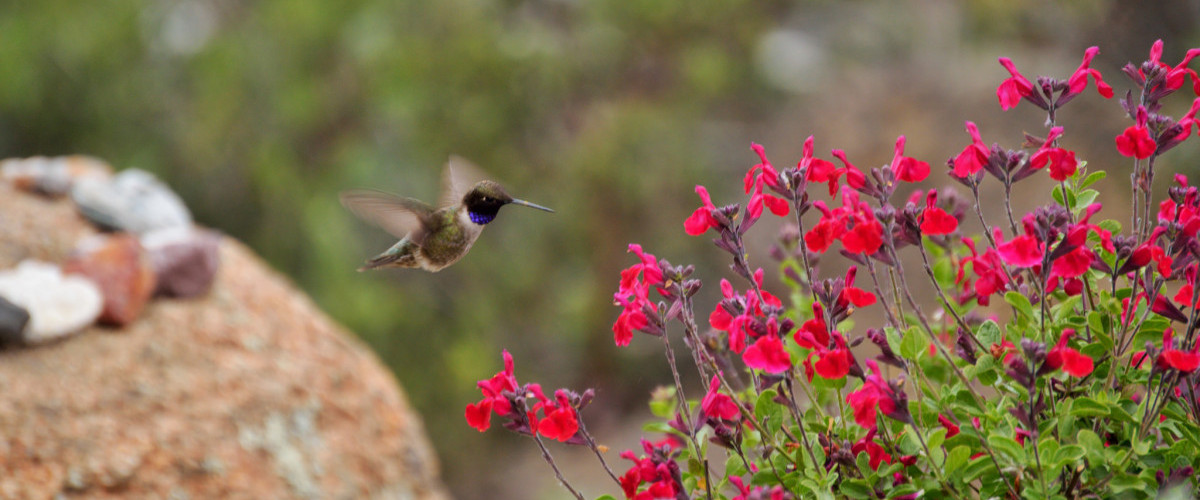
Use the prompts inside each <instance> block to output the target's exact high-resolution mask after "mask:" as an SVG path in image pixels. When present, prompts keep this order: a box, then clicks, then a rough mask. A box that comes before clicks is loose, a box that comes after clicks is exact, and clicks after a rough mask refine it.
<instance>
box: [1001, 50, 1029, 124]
mask: <svg viewBox="0 0 1200 500" xmlns="http://www.w3.org/2000/svg"><path fill="white" fill-rule="evenodd" d="M1000 65H1001V66H1004V69H1006V70H1008V74H1009V75H1011V76H1010V77H1008V78H1007V79H1006V80H1004V81H1003V82H1000V86H999V87H997V88H996V97H997V98H998V99H999V100H1000V109H1003V110H1005V111H1008V110H1010V109H1012V108H1015V107H1017V103H1018V102H1020V101H1021V98H1022V97H1026V96H1029V95H1032V94H1033V84H1032V83H1029V80H1027V79H1026V78H1025V76H1023V75H1022V74H1021V73H1020V72H1019V71H1017V67H1016V66H1015V65H1013V62H1012V59H1009V58H1007V57H1001V58H1000Z"/></svg>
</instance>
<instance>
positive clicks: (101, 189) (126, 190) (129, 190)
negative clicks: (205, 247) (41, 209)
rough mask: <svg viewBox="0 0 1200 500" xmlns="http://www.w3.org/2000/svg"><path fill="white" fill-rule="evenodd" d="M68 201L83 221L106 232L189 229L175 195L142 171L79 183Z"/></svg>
mask: <svg viewBox="0 0 1200 500" xmlns="http://www.w3.org/2000/svg"><path fill="white" fill-rule="evenodd" d="M71 198H72V199H73V200H75V204H76V205H77V206H78V207H79V211H80V212H81V213H83V215H84V216H85V217H87V218H88V219H89V220H91V221H92V222H94V223H96V224H97V225H99V226H101V227H103V228H106V229H117V230H123V231H129V232H131V233H135V234H138V235H141V234H144V233H147V232H149V231H152V230H155V229H167V228H186V227H190V226H191V225H192V214H191V212H189V211H188V209H187V206H185V205H184V204H183V200H181V199H180V198H179V195H177V194H175V192H174V191H171V188H169V187H167V186H166V184H163V183H162V182H160V181H159V180H158V179H156V178H155V177H154V175H153V174H151V173H149V172H146V171H145V170H139V169H136V168H130V169H126V170H122V171H121V172H120V173H118V174H117V175H116V176H114V177H113V178H112V179H97V178H92V177H88V178H82V179H79V180H77V181H76V182H75V185H74V187H73V188H72V189H71Z"/></svg>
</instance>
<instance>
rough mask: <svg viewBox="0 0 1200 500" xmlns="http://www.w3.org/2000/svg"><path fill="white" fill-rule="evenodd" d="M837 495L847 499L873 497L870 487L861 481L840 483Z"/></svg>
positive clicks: (853, 480)
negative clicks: (844, 496)
mask: <svg viewBox="0 0 1200 500" xmlns="http://www.w3.org/2000/svg"><path fill="white" fill-rule="evenodd" d="M838 493H841V494H843V495H846V496H847V497H849V498H871V497H872V496H874V495H873V493H874V492H873V491H872V490H871V487H870V486H868V485H867V482H866V481H863V480H862V479H851V480H848V481H842V484H841V485H839V487H838Z"/></svg>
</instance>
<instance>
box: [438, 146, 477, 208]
mask: <svg viewBox="0 0 1200 500" xmlns="http://www.w3.org/2000/svg"><path fill="white" fill-rule="evenodd" d="M485 179H487V176H486V175H485V174H484V173H483V170H481V169H480V168H479V167H477V166H475V164H474V163H471V162H470V161H469V160H467V159H466V158H463V157H461V156H458V155H450V161H447V162H446V168H445V169H444V170H442V197H441V199H440V200H439V203H438V206H442V207H452V206H455V205H458V204H459V203H462V201H463V197H464V196H466V195H467V191H470V190H471V188H472V187H474V186H475V184H477V183H478V182H479V181H482V180H485Z"/></svg>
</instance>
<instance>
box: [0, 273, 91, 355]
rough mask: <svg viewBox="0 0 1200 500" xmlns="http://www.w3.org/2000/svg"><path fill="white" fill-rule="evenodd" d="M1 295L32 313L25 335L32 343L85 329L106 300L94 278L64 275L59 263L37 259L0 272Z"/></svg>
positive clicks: (26, 340)
mask: <svg viewBox="0 0 1200 500" xmlns="http://www.w3.org/2000/svg"><path fill="white" fill-rule="evenodd" d="M0 296H2V297H4V298H5V299H7V300H8V301H10V302H12V303H13V304H16V305H17V306H20V307H21V308H23V309H25V310H26V311H27V312H28V313H29V325H28V326H27V327H26V329H25V332H24V335H23V336H22V337H23V338H22V340H23V341H24V342H25V343H28V344H37V343H42V342H47V341H50V340H54V339H57V338H59V337H63V336H65V335H68V334H71V333H75V332H77V331H79V330H82V329H83V328H84V327H86V326H88V325H90V324H92V323H93V322H95V321H96V318H97V317H98V316H99V315H100V310H101V308H102V306H103V303H104V299H103V297H101V295H100V290H99V289H97V288H96V285H94V284H93V283H92V282H91V281H88V280H86V279H83V278H80V277H76V276H63V274H62V271H61V270H59V268H58V266H55V265H54V264H49V263H46V262H40V261H35V260H26V261H22V262H21V263H20V264H17V267H16V268H15V269H6V270H4V271H0Z"/></svg>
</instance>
